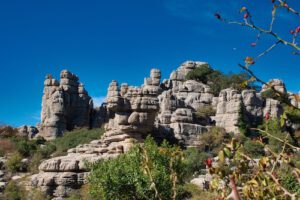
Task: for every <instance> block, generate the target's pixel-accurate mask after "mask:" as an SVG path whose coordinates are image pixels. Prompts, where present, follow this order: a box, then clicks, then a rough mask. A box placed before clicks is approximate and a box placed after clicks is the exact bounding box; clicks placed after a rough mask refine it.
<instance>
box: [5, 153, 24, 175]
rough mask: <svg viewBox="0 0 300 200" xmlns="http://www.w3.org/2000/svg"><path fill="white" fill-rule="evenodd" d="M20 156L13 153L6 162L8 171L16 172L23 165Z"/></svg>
mask: <svg viewBox="0 0 300 200" xmlns="http://www.w3.org/2000/svg"><path fill="white" fill-rule="evenodd" d="M21 161H22V156H21V155H20V154H19V153H14V154H13V155H12V156H11V157H10V158H9V159H8V160H7V162H6V167H7V169H8V170H9V171H10V172H17V171H20V169H21V168H22V167H23V164H22V162H21Z"/></svg>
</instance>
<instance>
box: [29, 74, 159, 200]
mask: <svg viewBox="0 0 300 200" xmlns="http://www.w3.org/2000/svg"><path fill="white" fill-rule="evenodd" d="M160 76H161V75H160V71H159V70H151V76H150V78H146V79H145V84H144V85H143V86H141V87H132V86H128V85H127V84H122V85H121V87H119V86H118V83H117V82H116V81H112V82H111V84H110V85H109V88H108V94H107V109H108V113H109V115H110V117H111V118H110V120H109V122H108V123H107V125H106V126H105V129H106V132H105V133H104V135H103V137H102V138H101V139H99V140H95V141H92V142H91V143H89V144H82V145H79V146H77V147H76V148H73V149H69V150H68V155H67V156H62V157H56V158H52V159H49V160H46V161H44V162H42V164H41V165H40V166H39V170H40V173H39V174H36V175H33V176H32V179H31V185H32V186H33V187H39V188H41V190H42V191H43V192H45V193H46V194H47V195H49V196H52V197H53V199H57V200H58V199H62V198H64V197H67V196H68V195H69V194H70V193H71V192H72V191H73V190H74V189H78V188H79V187H80V186H81V185H82V184H84V183H85V181H86V177H87V175H88V169H87V168H86V166H85V162H95V161H97V160H99V159H107V158H111V157H115V156H118V155H120V154H122V153H124V152H126V151H128V150H129V149H130V147H131V146H132V145H133V143H135V142H136V141H139V142H141V141H143V139H144V138H145V137H146V136H147V134H149V133H150V132H151V131H152V128H153V124H154V120H155V114H156V112H157V111H158V109H159V103H158V98H157V96H158V95H159V94H160V92H161V88H160V87H159V85H160Z"/></svg>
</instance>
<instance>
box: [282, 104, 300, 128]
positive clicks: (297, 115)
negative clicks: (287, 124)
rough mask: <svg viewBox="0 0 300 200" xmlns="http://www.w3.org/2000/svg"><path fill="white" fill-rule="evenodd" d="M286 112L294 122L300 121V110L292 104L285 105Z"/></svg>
mask: <svg viewBox="0 0 300 200" xmlns="http://www.w3.org/2000/svg"><path fill="white" fill-rule="evenodd" d="M284 112H285V114H286V116H287V118H288V119H289V120H290V121H291V122H292V123H297V124H299V123H300V110H299V109H296V108H293V107H291V106H285V107H284Z"/></svg>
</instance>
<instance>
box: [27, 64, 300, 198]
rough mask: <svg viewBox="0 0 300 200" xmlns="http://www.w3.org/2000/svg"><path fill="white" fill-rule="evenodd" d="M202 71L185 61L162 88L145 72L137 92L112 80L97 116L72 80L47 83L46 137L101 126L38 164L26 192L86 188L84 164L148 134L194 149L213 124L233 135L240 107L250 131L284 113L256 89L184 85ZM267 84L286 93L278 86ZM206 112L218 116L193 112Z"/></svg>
mask: <svg viewBox="0 0 300 200" xmlns="http://www.w3.org/2000/svg"><path fill="white" fill-rule="evenodd" d="M203 65H208V64H207V63H204V62H192V61H188V62H185V63H183V64H182V65H181V66H180V67H179V68H178V69H177V70H175V71H174V72H172V73H171V75H170V78H169V79H167V80H164V81H163V83H161V82H160V79H161V72H160V71H159V70H157V69H152V70H151V73H150V77H148V78H145V79H144V84H143V85H142V86H140V87H134V86H129V85H128V84H126V83H123V84H121V85H119V84H118V82H117V81H112V82H111V83H110V84H109V87H108V93H107V98H106V104H105V106H103V107H100V108H99V109H98V110H95V109H94V110H93V109H92V101H91V98H90V97H89V96H88V94H87V92H86V91H85V90H84V87H83V85H82V84H80V83H79V82H78V78H77V76H75V75H74V74H72V73H70V72H68V71H63V72H62V73H61V81H60V83H59V82H58V81H56V80H55V79H53V78H52V77H51V76H47V78H46V80H45V84H44V85H45V88H44V96H43V109H42V124H41V132H42V135H43V136H44V137H46V138H47V139H49V138H54V137H56V136H57V135H60V134H62V133H63V131H64V130H66V129H72V128H74V127H76V126H79V127H82V126H88V125H90V124H94V123H96V124H98V123H103V122H107V123H106V124H105V133H104V135H103V137H102V138H101V139H99V140H95V141H92V142H91V143H89V144H82V145H79V146H77V147H76V148H73V149H69V150H68V155H67V156H62V157H57V158H52V159H49V160H46V161H44V162H43V163H42V164H41V165H40V167H39V169H40V173H39V174H36V175H34V176H32V185H33V186H35V187H40V188H41V189H42V190H43V191H44V192H46V193H47V194H48V195H50V196H53V197H54V199H61V198H64V197H67V196H68V195H69V194H70V192H71V191H72V190H74V189H77V188H79V187H80V186H81V185H82V184H84V183H85V181H86V177H87V175H88V173H89V172H88V169H86V167H85V165H84V163H85V161H88V162H95V161H97V160H99V159H106V158H111V157H115V156H118V155H120V154H122V153H124V152H126V151H128V150H129V149H130V148H131V147H132V145H133V144H134V143H135V142H142V141H143V140H144V138H145V137H146V136H147V135H149V134H154V135H155V137H157V138H160V139H169V140H174V141H176V142H179V144H181V145H183V146H185V147H191V146H197V145H199V144H200V142H201V141H199V139H198V138H199V136H201V134H202V133H204V132H206V131H207V130H208V129H209V128H210V127H211V126H213V125H216V126H220V127H223V128H225V129H226V131H227V132H234V133H238V132H239V130H238V127H237V123H238V120H239V117H240V116H239V113H240V110H241V108H242V109H244V110H243V111H244V113H245V115H246V117H247V118H248V119H249V121H251V123H253V125H257V124H258V123H259V122H261V120H262V117H263V116H264V115H265V114H266V113H269V114H270V115H271V116H274V117H276V116H279V115H281V114H282V112H281V111H282V109H281V107H280V105H279V102H277V101H276V100H273V99H267V100H264V99H263V98H262V97H261V93H258V92H256V91H254V90H244V91H242V92H241V93H240V92H238V91H237V90H235V89H232V88H227V89H225V90H222V91H221V92H220V94H219V95H218V96H214V95H213V93H212V91H211V88H210V86H209V85H207V84H204V83H201V82H197V81H194V80H185V77H186V75H187V73H188V72H190V71H192V70H194V69H196V68H197V67H200V66H203ZM273 83H274V84H275V85H274V86H276V88H278V89H280V91H282V92H286V89H285V86H284V84H283V83H282V82H280V81H278V80H277V81H273ZM290 99H291V101H292V102H293V103H294V104H295V105H297V106H298V105H299V106H300V103H298V97H296V96H293V95H290ZM207 108H212V109H213V110H214V111H215V113H216V114H211V115H213V116H205V117H204V119H203V118H201V119H199V117H198V116H197V115H196V114H197V112H198V111H201V110H205V109H207ZM95 119H96V120H95ZM95 121H96V122H95Z"/></svg>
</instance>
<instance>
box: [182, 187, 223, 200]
mask: <svg viewBox="0 0 300 200" xmlns="http://www.w3.org/2000/svg"><path fill="white" fill-rule="evenodd" d="M184 189H185V190H186V191H187V192H188V193H190V194H189V196H188V198H186V199H188V200H215V199H216V197H217V196H218V195H217V194H215V193H214V192H211V191H205V190H203V189H200V187H199V186H197V185H194V184H192V183H188V184H185V185H184Z"/></svg>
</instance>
